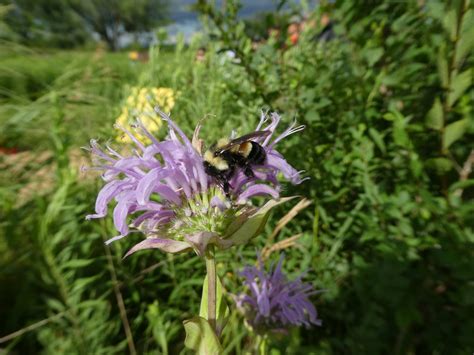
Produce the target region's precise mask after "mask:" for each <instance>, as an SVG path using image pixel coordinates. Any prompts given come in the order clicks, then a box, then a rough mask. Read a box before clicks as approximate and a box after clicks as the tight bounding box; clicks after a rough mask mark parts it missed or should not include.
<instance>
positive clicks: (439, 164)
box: [426, 158, 453, 175]
mask: <svg viewBox="0 0 474 355" xmlns="http://www.w3.org/2000/svg"><path fill="white" fill-rule="evenodd" d="M426 166H427V167H428V168H430V169H434V170H436V172H437V173H438V174H440V175H443V174H445V173H447V172H448V171H450V170H451V169H452V168H453V163H452V162H451V160H449V159H447V158H433V159H428V160H427V161H426Z"/></svg>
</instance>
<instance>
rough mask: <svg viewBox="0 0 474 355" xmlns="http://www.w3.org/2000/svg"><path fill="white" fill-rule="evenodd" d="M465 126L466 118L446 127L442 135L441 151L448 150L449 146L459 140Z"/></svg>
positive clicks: (466, 123)
mask: <svg viewBox="0 0 474 355" xmlns="http://www.w3.org/2000/svg"><path fill="white" fill-rule="evenodd" d="M467 125H468V119H467V118H465V119H462V120H459V121H456V122H453V123H451V124H449V125H447V126H446V129H445V131H444V135H443V149H448V148H449V146H450V145H451V144H453V143H454V142H456V141H457V140H458V139H459V138H461V137H462V136H463V135H464V132H465V131H466V128H467Z"/></svg>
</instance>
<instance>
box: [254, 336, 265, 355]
mask: <svg viewBox="0 0 474 355" xmlns="http://www.w3.org/2000/svg"><path fill="white" fill-rule="evenodd" d="M267 345H268V338H267V335H259V336H258V337H257V352H258V354H259V355H267Z"/></svg>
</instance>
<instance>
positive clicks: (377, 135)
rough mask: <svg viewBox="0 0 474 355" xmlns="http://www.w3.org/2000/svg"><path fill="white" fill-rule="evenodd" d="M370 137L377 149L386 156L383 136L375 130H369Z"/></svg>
mask: <svg viewBox="0 0 474 355" xmlns="http://www.w3.org/2000/svg"><path fill="white" fill-rule="evenodd" d="M369 135H370V137H371V138H372V140H373V141H374V143H375V144H376V145H377V147H378V148H379V149H380V151H381V152H382V153H384V154H385V151H386V149H385V143H384V141H383V137H382V135H381V134H380V133H379V132H378V131H377V130H375V129H373V128H369Z"/></svg>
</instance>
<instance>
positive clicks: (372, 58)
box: [364, 48, 383, 66]
mask: <svg viewBox="0 0 474 355" xmlns="http://www.w3.org/2000/svg"><path fill="white" fill-rule="evenodd" d="M382 55H383V49H382V48H371V49H367V50H366V51H365V53H364V56H365V58H366V59H367V62H368V63H369V66H373V65H374V64H375V63H377V62H378V61H379V59H380V58H381V57H382Z"/></svg>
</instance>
